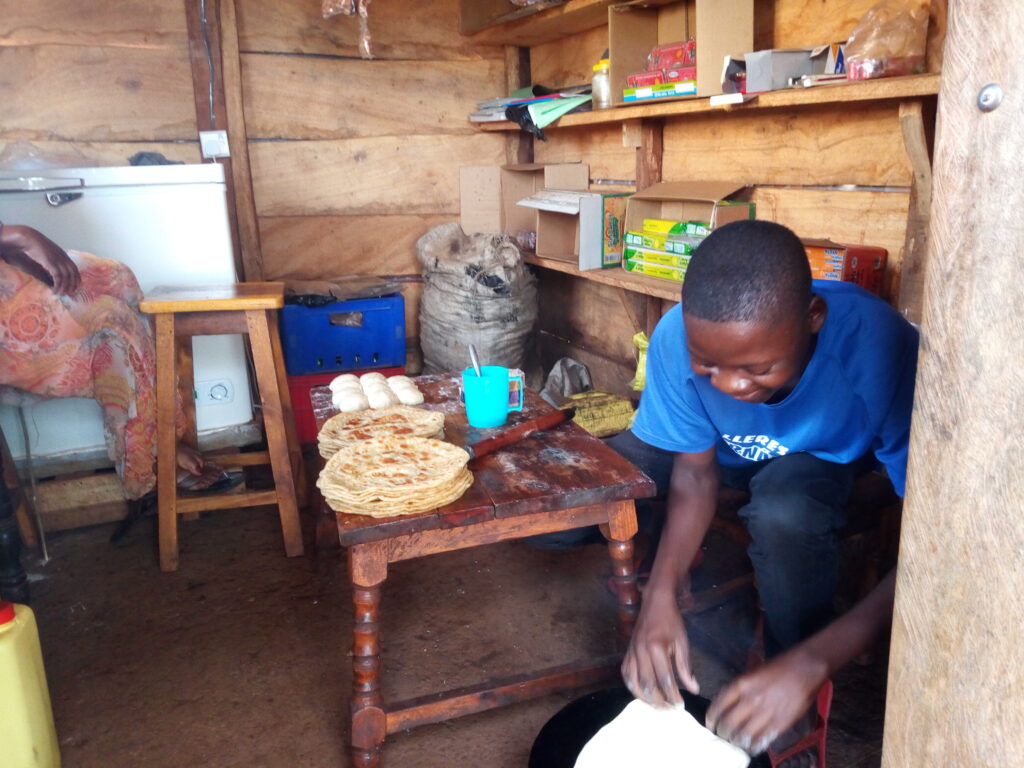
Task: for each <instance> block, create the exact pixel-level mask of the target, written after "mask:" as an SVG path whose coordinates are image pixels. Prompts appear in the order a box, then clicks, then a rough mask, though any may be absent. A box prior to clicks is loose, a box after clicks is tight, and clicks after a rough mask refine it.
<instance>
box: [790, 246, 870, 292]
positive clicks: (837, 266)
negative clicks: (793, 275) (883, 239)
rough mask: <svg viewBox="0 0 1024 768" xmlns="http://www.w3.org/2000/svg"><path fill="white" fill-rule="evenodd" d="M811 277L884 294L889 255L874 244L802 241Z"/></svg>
mask: <svg viewBox="0 0 1024 768" xmlns="http://www.w3.org/2000/svg"><path fill="white" fill-rule="evenodd" d="M802 242H803V244H804V250H806V251H807V260H808V262H810V265H811V277H812V278H814V279H815V280H843V281H845V282H848V283H854V284H856V285H859V286H860V287H861V288H863V289H865V290H867V291H870V292H871V293H873V294H875V295H879V294H881V291H882V279H883V277H884V276H885V264H886V261H887V258H888V255H889V252H888V251H887V250H886V249H885V248H879V247H877V246H872V245H841V244H840V243H834V242H832V241H831V240H813V239H802Z"/></svg>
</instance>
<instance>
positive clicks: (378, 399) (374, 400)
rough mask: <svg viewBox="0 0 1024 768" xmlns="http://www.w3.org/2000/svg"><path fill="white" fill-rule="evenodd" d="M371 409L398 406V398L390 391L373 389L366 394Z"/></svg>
mask: <svg viewBox="0 0 1024 768" xmlns="http://www.w3.org/2000/svg"><path fill="white" fill-rule="evenodd" d="M366 399H367V401H368V402H369V403H370V407H371V408H388V407H390V406H392V405H398V398H397V397H395V393H394V392H392V391H391V390H390V389H373V390H370V391H369V392H367V393H366Z"/></svg>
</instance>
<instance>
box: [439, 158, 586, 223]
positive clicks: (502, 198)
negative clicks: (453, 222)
mask: <svg viewBox="0 0 1024 768" xmlns="http://www.w3.org/2000/svg"><path fill="white" fill-rule="evenodd" d="M589 185H590V166H588V165H587V164H586V163H556V164H545V163H524V164H521V165H469V166H463V167H462V168H460V169H459V220H460V223H461V224H462V230H463V231H464V232H465V233H466V234H470V235H471V234H473V233H475V232H484V233H487V234H495V235H497V234H509V235H515V234H516V233H518V232H535V231H536V230H537V214H536V213H535V212H534V211H531V210H527V209H525V208H521V207H520V206H518V205H516V203H517V202H518V201H520V200H522V199H523V198H524V197H529V196H530V195H532V194H533V193H534V192H539V191H540V190H542V189H544V188H546V187H547V188H554V189H586V188H587V187H588V186H589Z"/></svg>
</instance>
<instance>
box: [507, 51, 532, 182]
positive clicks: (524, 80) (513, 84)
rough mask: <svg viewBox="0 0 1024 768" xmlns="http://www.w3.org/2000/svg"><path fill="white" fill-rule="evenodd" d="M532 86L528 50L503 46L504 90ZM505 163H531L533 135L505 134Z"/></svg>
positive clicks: (510, 91)
mask: <svg viewBox="0 0 1024 768" xmlns="http://www.w3.org/2000/svg"><path fill="white" fill-rule="evenodd" d="M527 85H532V82H531V75H530V49H529V48H522V47H519V46H516V45H506V46H505V90H506V91H507V93H512V91H514V90H516V89H517V88H524V87H525V86H527ZM505 162H506V163H509V164H510V165H515V164H517V163H532V162H533V135H532V134H529V133H527V132H526V131H510V132H508V133H506V134H505Z"/></svg>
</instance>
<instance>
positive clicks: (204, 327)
mask: <svg viewBox="0 0 1024 768" xmlns="http://www.w3.org/2000/svg"><path fill="white" fill-rule="evenodd" d="M282 306H284V285H283V284H282V283H228V284H224V285H211V286H192V287H188V286H161V287H159V288H155V289H154V290H152V291H150V292H149V294H148V295H147V296H146V298H145V299H143V300H142V301H141V302H139V309H141V310H142V311H143V312H146V313H148V314H152V315H155V316H156V399H157V486H156V487H157V513H158V515H159V528H160V537H159V538H160V568H161V569H162V570H164V571H173V570H176V569H177V567H178V515H190V514H193V513H198V512H202V511H206V510H212V509H233V508H236V507H252V506H258V505H261V504H276V505H277V508H278V512H279V514H280V516H281V531H282V533H283V535H284V549H285V554H287V555H288V557H294V556H296V555H301V554H302V531H301V530H300V528H299V499H298V498H297V497H296V480H297V479H300V478H302V477H303V476H304V470H303V466H302V454H301V452H300V448H299V441H298V436H297V435H296V432H295V419H294V415H293V413H292V404H291V397H290V395H289V393H288V381H287V379H286V378H285V372H284V357H283V355H282V353H281V340H280V336H279V335H278V332H277V313H276V310H278V309H280V308H281V307H282ZM234 333H240V334H248V336H249V343H250V345H251V347H252V357H253V367H254V368H255V370H256V383H257V385H258V387H259V393H260V401H261V402H262V404H263V428H264V430H265V432H266V436H267V447H268V450H267V451H265V452H259V453H244V454H231V455H222V456H218V457H217V460H218V462H219V463H221V464H223V465H224V466H235V467H238V466H244V465H257V464H270V466H271V469H272V471H273V475H274V486H275V487H274V489H273V490H269V491H246V490H245V489H244V487H243V488H240V489H234V490H232V491H228V492H225V493H220V494H208V495H188V496H183V497H179V496H178V486H177V459H176V454H177V439H176V435H175V418H174V417H175V392H174V390H175V386H178V385H180V386H181V388H182V390H183V395H184V396H183V397H182V402H183V404H184V407H185V415H186V418H187V423H188V433H187V434H186V435H185V438H184V439H185V440H186V441H191V442H192V443H193V445H194V444H195V438H196V434H195V431H196V427H195V401H194V399H193V395H192V390H193V381H192V337H193V336H208V335H216V334H234ZM298 487H299V493H300V494H301V495H303V496H304V495H305V493H304V490H305V483H302V482H300V483H299V484H298Z"/></svg>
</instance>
